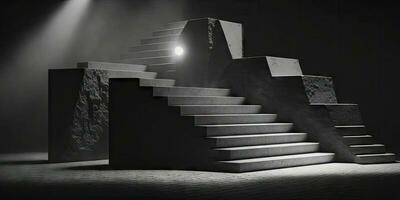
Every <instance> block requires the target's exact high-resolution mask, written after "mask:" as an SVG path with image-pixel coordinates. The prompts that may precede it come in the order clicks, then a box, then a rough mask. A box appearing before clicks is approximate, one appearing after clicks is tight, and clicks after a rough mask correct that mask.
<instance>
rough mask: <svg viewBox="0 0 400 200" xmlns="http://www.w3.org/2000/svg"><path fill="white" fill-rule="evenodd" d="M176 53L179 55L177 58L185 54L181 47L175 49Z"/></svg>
mask: <svg viewBox="0 0 400 200" xmlns="http://www.w3.org/2000/svg"><path fill="white" fill-rule="evenodd" d="M174 52H175V55H177V56H181V55H183V54H184V53H185V51H184V50H183V48H182V47H180V46H177V47H175V49H174Z"/></svg>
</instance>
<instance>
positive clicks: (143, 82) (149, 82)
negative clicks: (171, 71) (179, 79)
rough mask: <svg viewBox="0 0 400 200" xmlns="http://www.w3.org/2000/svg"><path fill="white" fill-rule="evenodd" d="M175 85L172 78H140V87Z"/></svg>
mask: <svg viewBox="0 0 400 200" xmlns="http://www.w3.org/2000/svg"><path fill="white" fill-rule="evenodd" d="M174 85H175V80H172V79H140V86H142V87H172V86H174Z"/></svg>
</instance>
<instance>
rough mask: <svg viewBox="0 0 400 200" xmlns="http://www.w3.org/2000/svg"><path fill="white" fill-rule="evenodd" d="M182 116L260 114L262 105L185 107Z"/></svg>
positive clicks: (182, 107) (182, 108) (182, 109)
mask: <svg viewBox="0 0 400 200" xmlns="http://www.w3.org/2000/svg"><path fill="white" fill-rule="evenodd" d="M180 107H181V114H182V115H206V114H244V113H246V114H248V113H258V112H260V110H261V106H260V105H183V106H180Z"/></svg>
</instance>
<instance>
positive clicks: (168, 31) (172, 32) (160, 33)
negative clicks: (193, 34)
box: [152, 28, 183, 37]
mask: <svg viewBox="0 0 400 200" xmlns="http://www.w3.org/2000/svg"><path fill="white" fill-rule="evenodd" d="M182 30H183V29H180V28H179V29H165V30H160V31H155V32H153V34H152V35H153V36H154V37H160V36H165V35H179V34H181V32H182Z"/></svg>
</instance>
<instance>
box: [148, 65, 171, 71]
mask: <svg viewBox="0 0 400 200" xmlns="http://www.w3.org/2000/svg"><path fill="white" fill-rule="evenodd" d="M146 70H147V71H150V72H166V71H170V70H174V71H175V70H176V64H175V63H161V64H155V65H147V68H146Z"/></svg>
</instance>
